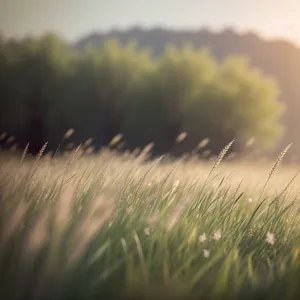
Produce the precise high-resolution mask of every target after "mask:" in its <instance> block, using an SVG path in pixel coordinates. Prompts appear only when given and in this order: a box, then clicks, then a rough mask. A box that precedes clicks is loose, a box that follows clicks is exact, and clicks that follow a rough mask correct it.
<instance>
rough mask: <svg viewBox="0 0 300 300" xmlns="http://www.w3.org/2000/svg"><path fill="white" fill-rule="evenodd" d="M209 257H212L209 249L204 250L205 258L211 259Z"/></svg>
mask: <svg viewBox="0 0 300 300" xmlns="http://www.w3.org/2000/svg"><path fill="white" fill-rule="evenodd" d="M209 255H210V251H209V250H207V249H204V250H203V256H204V257H205V258H209Z"/></svg>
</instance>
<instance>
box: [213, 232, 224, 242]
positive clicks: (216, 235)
mask: <svg viewBox="0 0 300 300" xmlns="http://www.w3.org/2000/svg"><path fill="white" fill-rule="evenodd" d="M221 237H222V235H221V230H217V231H216V232H215V233H214V236H213V239H214V240H215V241H218V240H219V239H220V238H221Z"/></svg>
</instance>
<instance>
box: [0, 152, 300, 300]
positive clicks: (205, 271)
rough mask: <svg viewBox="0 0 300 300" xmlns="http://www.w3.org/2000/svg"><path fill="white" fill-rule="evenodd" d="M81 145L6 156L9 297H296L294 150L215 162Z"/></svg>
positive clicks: (3, 293) (0, 283)
mask: <svg viewBox="0 0 300 300" xmlns="http://www.w3.org/2000/svg"><path fill="white" fill-rule="evenodd" d="M79 150H80V149H79ZM79 150H78V149H77V150H75V151H73V152H72V153H70V154H69V155H68V156H66V157H57V158H54V159H52V158H50V157H49V156H48V155H43V153H40V154H39V155H38V156H37V157H36V158H32V157H29V156H26V157H25V153H24V154H23V155H22V153H21V154H20V155H19V156H11V155H8V154H1V155H0V203H1V204H0V205H1V208H0V222H1V223H0V234H1V235H0V270H1V278H0V298H1V299H122V298H124V299H125V298H126V299H299V298H298V297H299V295H300V285H299V282H300V255H299V251H300V236H299V235H300V218H299V217H300V209H299V201H298V200H297V197H298V194H299V189H298V186H299V182H300V181H299V180H300V176H299V178H298V177H297V175H298V173H297V172H298V169H297V166H285V165H284V164H282V162H284V155H285V152H286V151H283V152H282V153H281V154H280V155H279V157H278V159H277V160H275V161H273V162H266V163H261V162H251V163H250V162H249V161H238V162H237V161H236V162H235V161H230V162H229V161H228V160H227V159H225V158H224V155H225V154H226V153H225V152H226V151H227V150H228V149H227V148H224V150H223V152H222V153H220V155H219V157H217V158H216V159H215V160H213V161H202V160H198V159H196V158H193V157H190V158H188V157H187V158H184V159H178V160H174V161H172V160H170V159H168V158H166V157H164V158H159V159H156V160H153V161H148V160H147V161H145V157H146V156H147V153H146V152H147V151H145V152H144V153H142V154H140V155H139V156H133V155H129V154H116V153H115V152H114V151H102V152H101V153H100V154H85V155H83V154H82V152H80V151H79ZM41 152H42V151H41Z"/></svg>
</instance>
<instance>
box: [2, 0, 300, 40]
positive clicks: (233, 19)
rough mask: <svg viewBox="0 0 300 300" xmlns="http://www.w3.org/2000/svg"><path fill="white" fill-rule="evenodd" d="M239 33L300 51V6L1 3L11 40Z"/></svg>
mask: <svg viewBox="0 0 300 300" xmlns="http://www.w3.org/2000/svg"><path fill="white" fill-rule="evenodd" d="M135 25H138V26H144V27H147V28H149V27H150V28H151V27H155V26H161V27H167V28H174V29H176V28H181V29H186V28H188V29H199V28H201V27H208V28H210V29H212V30H214V31H219V30H222V29H223V28H224V27H234V28H235V29H236V30H237V31H238V32H247V31H249V30H250V31H255V32H257V33H259V34H260V35H261V36H262V37H265V38H278V37H281V38H285V39H289V40H292V41H294V42H296V43H297V44H299V45H300V0H252V1H250V0H0V32H1V33H2V34H4V36H6V37H18V38H19V37H23V36H24V35H35V36H39V35H41V34H43V33H45V32H49V31H52V32H55V33H57V34H59V35H61V36H62V37H64V38H65V39H67V40H69V41H75V40H77V39H79V38H80V37H83V36H84V35H87V34H90V33H92V32H97V31H102V32H103V31H108V30H110V29H112V28H114V29H126V28H129V27H132V26H135Z"/></svg>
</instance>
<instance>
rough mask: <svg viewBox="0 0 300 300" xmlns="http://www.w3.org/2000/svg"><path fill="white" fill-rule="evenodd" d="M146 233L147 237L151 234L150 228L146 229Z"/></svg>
mask: <svg viewBox="0 0 300 300" xmlns="http://www.w3.org/2000/svg"><path fill="white" fill-rule="evenodd" d="M144 233H145V234H146V235H149V234H150V228H148V227H147V228H145V229H144Z"/></svg>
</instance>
